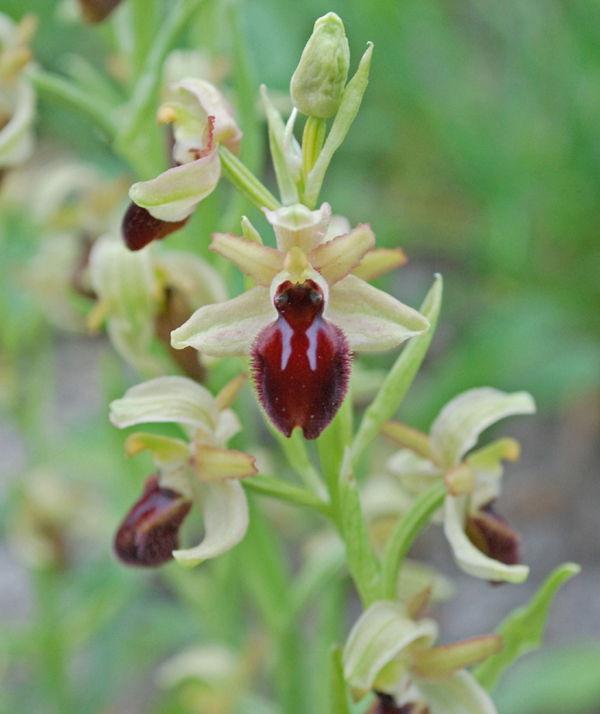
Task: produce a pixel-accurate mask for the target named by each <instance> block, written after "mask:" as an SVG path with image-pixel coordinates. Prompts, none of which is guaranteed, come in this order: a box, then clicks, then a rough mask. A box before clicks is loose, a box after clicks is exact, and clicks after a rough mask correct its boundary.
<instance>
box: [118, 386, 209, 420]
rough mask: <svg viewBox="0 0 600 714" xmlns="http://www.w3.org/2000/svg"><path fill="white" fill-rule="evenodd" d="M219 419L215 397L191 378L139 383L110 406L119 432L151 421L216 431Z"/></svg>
mask: <svg viewBox="0 0 600 714" xmlns="http://www.w3.org/2000/svg"><path fill="white" fill-rule="evenodd" d="M217 418H218V410H217V405H216V402H215V399H214V397H213V396H212V394H211V393H210V392H209V391H208V389H205V388H204V387H203V386H202V385H200V384H198V383H197V382H195V381H194V380H192V379H188V378H187V377H157V378H156V379H151V380H149V381H148V382H143V383H142V384H137V385H136V386H135V387H131V389H128V390H127V391H126V392H125V395H124V396H123V398H122V399H116V400H115V401H114V402H111V405H110V421H111V423H112V424H114V425H115V426H116V427H118V428H119V429H124V428H125V427H128V426H133V425H134V424H148V423H151V422H156V423H158V422H175V423H178V424H190V425H191V426H195V427H198V428H200V429H206V427H208V428H209V429H214V427H215V424H216V422H217Z"/></svg>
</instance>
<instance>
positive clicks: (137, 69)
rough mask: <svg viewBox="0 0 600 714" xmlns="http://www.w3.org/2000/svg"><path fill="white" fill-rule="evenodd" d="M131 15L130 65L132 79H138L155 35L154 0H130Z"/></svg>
mask: <svg viewBox="0 0 600 714" xmlns="http://www.w3.org/2000/svg"><path fill="white" fill-rule="evenodd" d="M131 14H132V25H133V55H132V58H131V64H132V67H133V74H134V77H139V76H140V74H141V73H142V71H143V69H144V64H145V62H146V58H147V56H148V53H149V51H150V48H151V47H152V40H153V38H154V34H155V20H156V3H155V2H154V0H131Z"/></svg>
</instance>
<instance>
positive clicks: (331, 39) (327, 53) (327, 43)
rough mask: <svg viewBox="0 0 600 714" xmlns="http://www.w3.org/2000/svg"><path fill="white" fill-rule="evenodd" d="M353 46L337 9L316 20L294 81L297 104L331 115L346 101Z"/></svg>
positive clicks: (320, 114)
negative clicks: (343, 99) (336, 11)
mask: <svg viewBox="0 0 600 714" xmlns="http://www.w3.org/2000/svg"><path fill="white" fill-rule="evenodd" d="M349 67H350V48H349V46H348V40H347V38H346V33H345V31H344V24H343V22H342V21H341V19H340V18H339V17H338V15H336V14H335V13H334V12H328V13H327V15H324V16H323V17H320V18H319V19H318V20H317V21H316V22H315V26H314V29H313V33H312V35H311V36H310V38H309V40H308V42H307V43H306V46H305V47H304V51H303V52H302V57H301V58H300V62H299V64H298V67H297V68H296V71H295V72H294V74H293V76H292V80H291V82H290V94H291V96H292V101H293V102H294V106H296V107H297V108H298V109H299V110H300V111H301V112H302V113H303V114H306V115H307V116H309V117H320V118H321V119H328V118H329V117H332V116H333V115H334V114H335V113H336V111H337V110H338V107H339V106H340V102H341V101H342V96H343V92H344V87H345V85H346V79H347V78H348V69H349Z"/></svg>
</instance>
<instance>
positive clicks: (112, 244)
mask: <svg viewBox="0 0 600 714" xmlns="http://www.w3.org/2000/svg"><path fill="white" fill-rule="evenodd" d="M89 265H90V280H91V283H92V287H93V288H94V291H95V293H96V295H97V296H98V298H99V299H100V300H101V301H102V302H103V303H104V312H105V314H106V315H107V317H108V319H109V320H110V319H111V318H113V317H116V318H121V319H123V320H125V321H126V322H128V323H129V324H130V325H131V327H132V329H133V331H134V332H135V331H140V332H141V331H143V329H144V328H146V327H147V326H148V324H149V323H152V328H153V323H154V320H153V317H154V311H155V309H156V287H155V279H154V270H153V266H152V257H151V253H150V252H149V251H148V250H140V251H135V252H132V251H130V250H128V249H127V248H126V247H125V245H124V244H123V241H122V240H120V239H119V238H118V237H116V236H109V235H105V236H102V237H101V238H99V239H98V240H97V241H96V242H95V243H94V245H93V247H92V250H91V252H90V259H89Z"/></svg>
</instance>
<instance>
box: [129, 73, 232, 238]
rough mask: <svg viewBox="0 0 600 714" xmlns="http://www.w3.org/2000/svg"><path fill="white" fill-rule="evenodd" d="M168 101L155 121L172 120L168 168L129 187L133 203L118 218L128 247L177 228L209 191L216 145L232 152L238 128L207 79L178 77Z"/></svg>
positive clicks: (216, 165)
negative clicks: (170, 164) (121, 220)
mask: <svg viewBox="0 0 600 714" xmlns="http://www.w3.org/2000/svg"><path fill="white" fill-rule="evenodd" d="M172 93H173V96H174V99H173V101H170V102H167V103H165V104H163V105H162V106H161V107H160V108H159V110H158V114H157V119H158V122H159V123H160V124H167V123H173V133H174V137H175V144H174V147H173V161H174V163H175V164H176V165H175V167H174V168H172V169H169V170H168V171H165V172H164V173H162V174H160V176H158V177H157V178H155V179H152V180H151V181H142V182H140V183H135V184H133V186H132V187H131V189H130V190H129V196H130V197H131V199H132V201H133V203H132V204H131V206H130V207H129V210H128V211H127V213H126V214H125V218H124V219H123V237H124V238H125V243H126V244H127V246H128V247H129V248H130V249H131V250H140V248H143V247H144V246H145V245H147V244H148V243H150V241H152V240H156V239H158V238H164V237H165V236H167V235H169V234H170V233H172V232H173V231H176V230H178V229H179V228H181V227H182V226H183V225H184V224H185V222H186V221H187V220H188V218H189V217H190V215H191V214H192V213H193V212H194V209H195V208H196V206H197V205H198V204H199V203H200V201H201V200H202V199H203V198H206V197H207V196H208V195H209V194H210V193H212V192H213V191H214V189H215V188H216V186H217V183H218V181H219V177H220V175H221V160H220V159H219V154H218V148H219V143H221V144H223V145H224V146H226V147H227V148H228V149H229V150H230V151H231V152H232V153H233V154H235V155H237V154H238V153H239V150H240V143H241V140H242V132H241V131H240V129H239V127H238V126H237V124H236V123H235V120H234V118H233V113H232V110H231V107H230V106H229V104H228V103H227V102H226V100H225V98H224V97H223V95H222V94H221V92H219V90H218V89H217V88H216V87H214V86H213V85H212V84H210V83H209V82H205V81H204V80H202V79H194V78H192V79H184V80H182V81H181V82H178V83H177V84H175V85H173V86H172Z"/></svg>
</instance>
